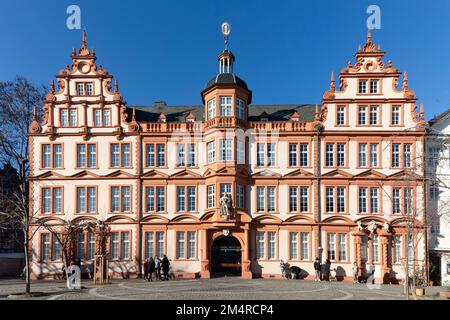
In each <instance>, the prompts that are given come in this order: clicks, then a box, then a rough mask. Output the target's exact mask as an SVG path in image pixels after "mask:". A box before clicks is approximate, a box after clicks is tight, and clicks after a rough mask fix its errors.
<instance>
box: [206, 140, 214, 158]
mask: <svg viewBox="0 0 450 320" xmlns="http://www.w3.org/2000/svg"><path fill="white" fill-rule="evenodd" d="M206 148H207V152H208V157H207V160H208V163H213V162H215V161H216V141H211V142H208V143H207V145H206Z"/></svg>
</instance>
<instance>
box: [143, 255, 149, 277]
mask: <svg viewBox="0 0 450 320" xmlns="http://www.w3.org/2000/svg"><path fill="white" fill-rule="evenodd" d="M142 267H143V268H144V280H147V278H148V258H147V259H145V261H144V263H143V264H142Z"/></svg>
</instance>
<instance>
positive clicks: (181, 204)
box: [177, 187, 186, 212]
mask: <svg viewBox="0 0 450 320" xmlns="http://www.w3.org/2000/svg"><path fill="white" fill-rule="evenodd" d="M185 210H186V189H185V187H177V211H179V212H182V211H185Z"/></svg>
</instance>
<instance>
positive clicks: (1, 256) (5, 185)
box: [0, 164, 24, 276]
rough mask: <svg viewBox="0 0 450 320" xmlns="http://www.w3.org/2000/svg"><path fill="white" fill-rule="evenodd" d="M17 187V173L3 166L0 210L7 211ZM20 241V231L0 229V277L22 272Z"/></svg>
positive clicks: (21, 242) (22, 262) (21, 236)
mask: <svg viewBox="0 0 450 320" xmlns="http://www.w3.org/2000/svg"><path fill="white" fill-rule="evenodd" d="M18 186H19V177H18V175H17V171H16V170H15V169H14V168H13V167H12V166H11V165H10V164H5V165H4V166H3V169H1V170H0V210H5V209H6V210H7V207H8V206H10V203H8V201H7V199H8V198H9V197H12V195H13V193H14V192H16V191H17V188H18ZM0 219H1V217H0ZM0 224H1V222H0ZM22 239H23V232H22V230H1V229H0V276H17V275H20V273H21V272H22V269H23V265H24V251H23V240H22Z"/></svg>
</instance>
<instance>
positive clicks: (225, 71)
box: [201, 22, 252, 121]
mask: <svg viewBox="0 0 450 320" xmlns="http://www.w3.org/2000/svg"><path fill="white" fill-rule="evenodd" d="M222 33H223V35H224V40H225V49H224V50H223V51H222V52H221V53H220V54H219V57H218V60H219V73H218V74H217V75H215V76H214V77H213V78H212V79H211V80H209V81H208V83H207V84H206V86H205V89H204V90H203V91H202V93H201V95H202V100H203V103H204V104H205V119H206V120H212V119H214V118H216V117H233V118H238V119H240V120H244V121H246V120H247V106H248V105H249V104H250V103H251V99H252V92H251V91H250V90H249V89H248V86H247V84H246V83H245V81H244V80H242V79H241V78H239V77H238V76H236V75H235V74H234V61H235V56H234V54H233V53H232V52H231V50H229V49H228V35H229V33H230V25H229V24H228V23H227V22H224V23H223V24H222Z"/></svg>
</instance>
